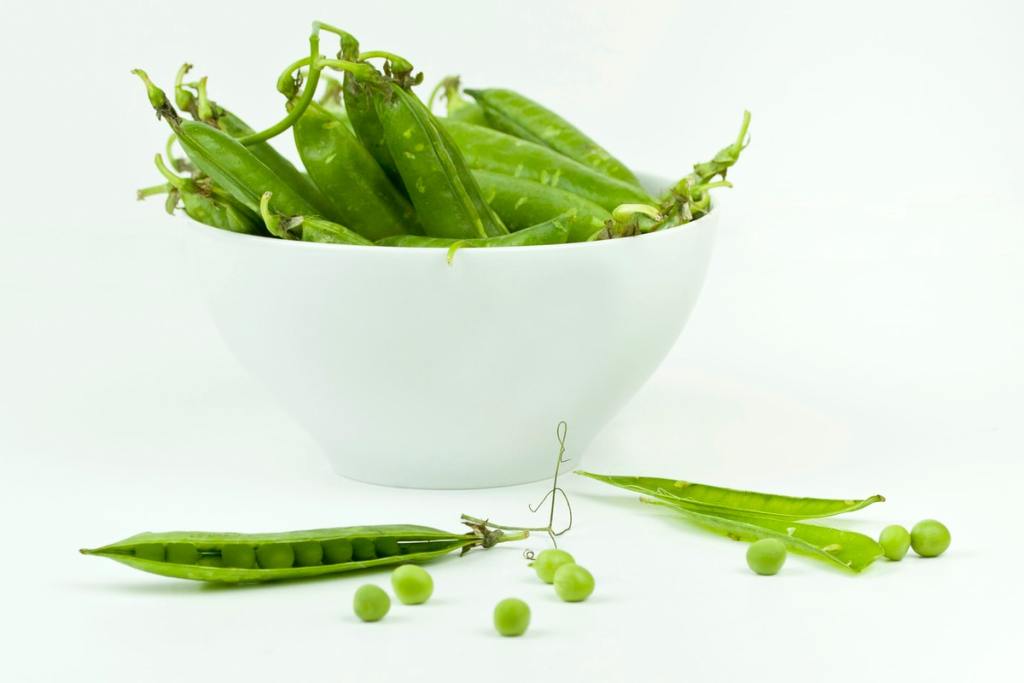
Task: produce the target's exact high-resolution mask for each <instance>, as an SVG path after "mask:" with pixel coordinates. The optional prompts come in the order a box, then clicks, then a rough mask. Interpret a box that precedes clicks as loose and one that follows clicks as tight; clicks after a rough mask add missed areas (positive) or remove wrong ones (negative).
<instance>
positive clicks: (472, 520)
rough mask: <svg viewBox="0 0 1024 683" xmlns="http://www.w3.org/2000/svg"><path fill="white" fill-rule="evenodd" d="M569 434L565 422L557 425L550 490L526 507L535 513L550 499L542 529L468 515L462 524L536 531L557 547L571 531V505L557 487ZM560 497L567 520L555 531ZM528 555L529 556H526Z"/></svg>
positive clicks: (530, 556) (564, 462) (529, 551)
mask: <svg viewBox="0 0 1024 683" xmlns="http://www.w3.org/2000/svg"><path fill="white" fill-rule="evenodd" d="M568 432H569V425H568V423H566V421H565V420H562V421H561V422H559V423H558V427H557V428H556V429H555V435H556V436H557V437H558V458H557V459H556V460H555V477H554V480H553V481H552V483H551V489H550V490H549V491H548V492H547V493H545V494H544V497H543V498H541V499H540V501H539V502H537V503H536V504H535V505H529V506H527V507H528V508H529V510H530V512H533V513H536V512H539V511H540V509H541V508H542V507H543V506H544V504H545V503H546V502H548V500H549V499H550V501H551V507H550V510H549V512H548V524H547V526H543V527H522V526H506V525H502V524H494V523H492V522H491V521H490V520H481V519H477V518H476V517H470V516H469V515H462V519H463V523H464V524H466V525H467V526H470V527H472V526H473V525H474V524H484V525H487V526H489V527H490V528H492V529H503V530H505V531H537V532H543V533H546V534H547V535H548V537H549V538H550V539H551V544H552V545H554V546H555V547H556V548H557V547H558V541H557V538H558V537H559V536H561V535H562V534H564V533H566V532H567V531H569V530H570V529H572V504H571V503H570V502H569V495H568V494H567V493H566V492H565V490H564V489H563V488H562V487H561V486H559V485H558V475H559V472H560V470H561V468H562V465H564V464H566V463H568V462H569V459H568V458H566V457H565V437H566V435H567V434H568ZM559 495H561V496H562V500H564V501H565V507H566V509H567V511H568V515H569V520H568V523H567V524H566V526H565V528H563V529H560V530H558V531H555V527H554V524H555V506H556V505H557V502H558V496H559ZM527 553H529V555H527ZM523 557H524V558H526V559H528V560H530V559H533V551H532V550H527V551H526V553H524V554H523Z"/></svg>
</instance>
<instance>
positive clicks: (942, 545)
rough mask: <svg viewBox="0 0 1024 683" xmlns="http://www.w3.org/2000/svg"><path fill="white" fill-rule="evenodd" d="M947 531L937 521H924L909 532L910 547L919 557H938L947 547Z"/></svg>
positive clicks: (948, 539)
mask: <svg viewBox="0 0 1024 683" xmlns="http://www.w3.org/2000/svg"><path fill="white" fill-rule="evenodd" d="M949 542H950V537H949V529H947V528H946V526H945V525H944V524H943V523H942V522H939V521H936V520H934V519H925V520H922V521H920V522H918V523H917V524H915V525H914V528H913V529H911V530H910V546H911V547H912V548H913V549H914V552H915V553H917V554H918V555H920V556H921V557H938V556H939V555H941V554H942V553H944V552H946V548H948V547H949Z"/></svg>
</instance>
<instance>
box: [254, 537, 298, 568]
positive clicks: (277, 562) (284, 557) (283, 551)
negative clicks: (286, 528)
mask: <svg viewBox="0 0 1024 683" xmlns="http://www.w3.org/2000/svg"><path fill="white" fill-rule="evenodd" d="M256 561H257V562H258V563H259V565H260V567H261V568H263V569H286V568H288V567H291V566H292V565H294V564H295V551H294V550H292V544H291V543H265V544H263V545H261V546H259V547H257V548H256Z"/></svg>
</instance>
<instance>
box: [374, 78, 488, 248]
mask: <svg viewBox="0 0 1024 683" xmlns="http://www.w3.org/2000/svg"><path fill="white" fill-rule="evenodd" d="M373 92H374V95H373V99H374V102H375V104H376V107H377V114H378V116H379V117H380V122H381V124H382V125H383V126H384V139H385V141H386V142H387V146H388V150H389V151H390V153H391V157H392V158H393V159H394V161H395V164H396V165H397V168H398V172H399V174H400V175H401V177H402V182H403V183H404V185H405V190H406V192H407V193H408V195H409V198H410V199H411V200H412V204H413V206H414V207H416V215H417V217H418V218H419V222H420V225H422V226H423V230H424V232H426V234H428V235H431V236H433V237H454V238H459V239H470V238H476V237H496V236H498V235H503V234H507V233H508V229H507V228H506V227H505V225H504V224H503V223H502V222H501V219H500V218H498V216H497V214H495V213H494V211H493V210H492V209H491V208H490V207H489V206H488V205H487V202H486V201H484V198H483V195H482V194H481V192H480V186H479V185H478V184H477V182H476V179H475V178H474V177H473V174H472V173H471V172H470V170H469V167H468V166H467V165H466V162H465V159H463V157H462V153H461V152H460V151H459V149H458V147H457V146H456V145H455V143H454V142H453V141H452V140H451V138H450V136H449V135H448V134H447V132H446V131H445V130H444V128H442V127H441V126H440V125H439V124H438V121H437V119H436V118H435V117H434V115H433V114H431V113H430V111H429V110H428V109H427V107H426V105H424V104H423V102H421V101H420V99H419V98H418V97H416V95H414V94H413V93H412V92H410V91H409V90H407V89H405V88H404V87H402V86H401V85H400V84H398V83H396V82H394V81H393V80H384V79H377V82H376V83H374V84H373Z"/></svg>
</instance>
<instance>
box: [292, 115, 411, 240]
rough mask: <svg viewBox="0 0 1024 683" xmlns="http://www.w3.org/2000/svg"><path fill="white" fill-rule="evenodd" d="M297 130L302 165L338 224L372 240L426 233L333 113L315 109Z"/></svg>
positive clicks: (407, 204)
mask: <svg viewBox="0 0 1024 683" xmlns="http://www.w3.org/2000/svg"><path fill="white" fill-rule="evenodd" d="M292 130H293V132H294V135H295V146H296V147H297V148H298V150H299V156H300V157H301V158H302V164H303V165H304V166H305V167H306V170H308V171H309V175H310V177H311V178H312V179H313V182H314V183H316V185H317V187H319V188H320V190H322V191H323V194H324V196H325V197H326V199H327V201H328V202H329V203H330V204H331V207H332V209H333V214H332V215H333V216H336V217H337V218H336V219H335V220H336V221H337V222H340V223H344V224H345V225H346V226H348V227H349V228H351V229H352V230H355V231H356V232H358V233H359V234H361V235H364V236H366V237H367V238H369V239H371V240H376V239H381V238H382V237H387V236H388V235H397V234H408V233H413V234H416V233H419V232H422V229H421V228H420V227H419V223H418V222H417V220H416V214H415V212H414V211H413V208H412V205H411V204H410V203H409V200H408V199H406V198H405V195H403V194H402V193H401V192H399V191H398V190H397V189H396V188H395V186H394V185H393V184H392V183H391V180H390V179H388V177H387V175H386V174H385V173H384V171H383V170H382V169H381V167H380V165H379V164H378V163H377V162H376V160H375V159H374V158H373V156H372V155H371V154H370V153H369V152H368V151H366V148H365V147H363V145H362V144H361V143H360V142H359V139H358V138H356V136H355V134H353V133H352V131H351V130H350V129H349V128H348V127H347V126H346V125H345V122H344V121H342V120H341V119H340V118H338V117H337V116H336V115H335V114H334V113H332V112H329V111H327V110H326V109H325V108H323V107H321V106H320V105H318V104H310V105H309V106H308V107H307V108H306V111H305V112H304V113H303V114H302V117H301V118H299V120H298V121H296V122H295V125H294V126H293V127H292Z"/></svg>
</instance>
